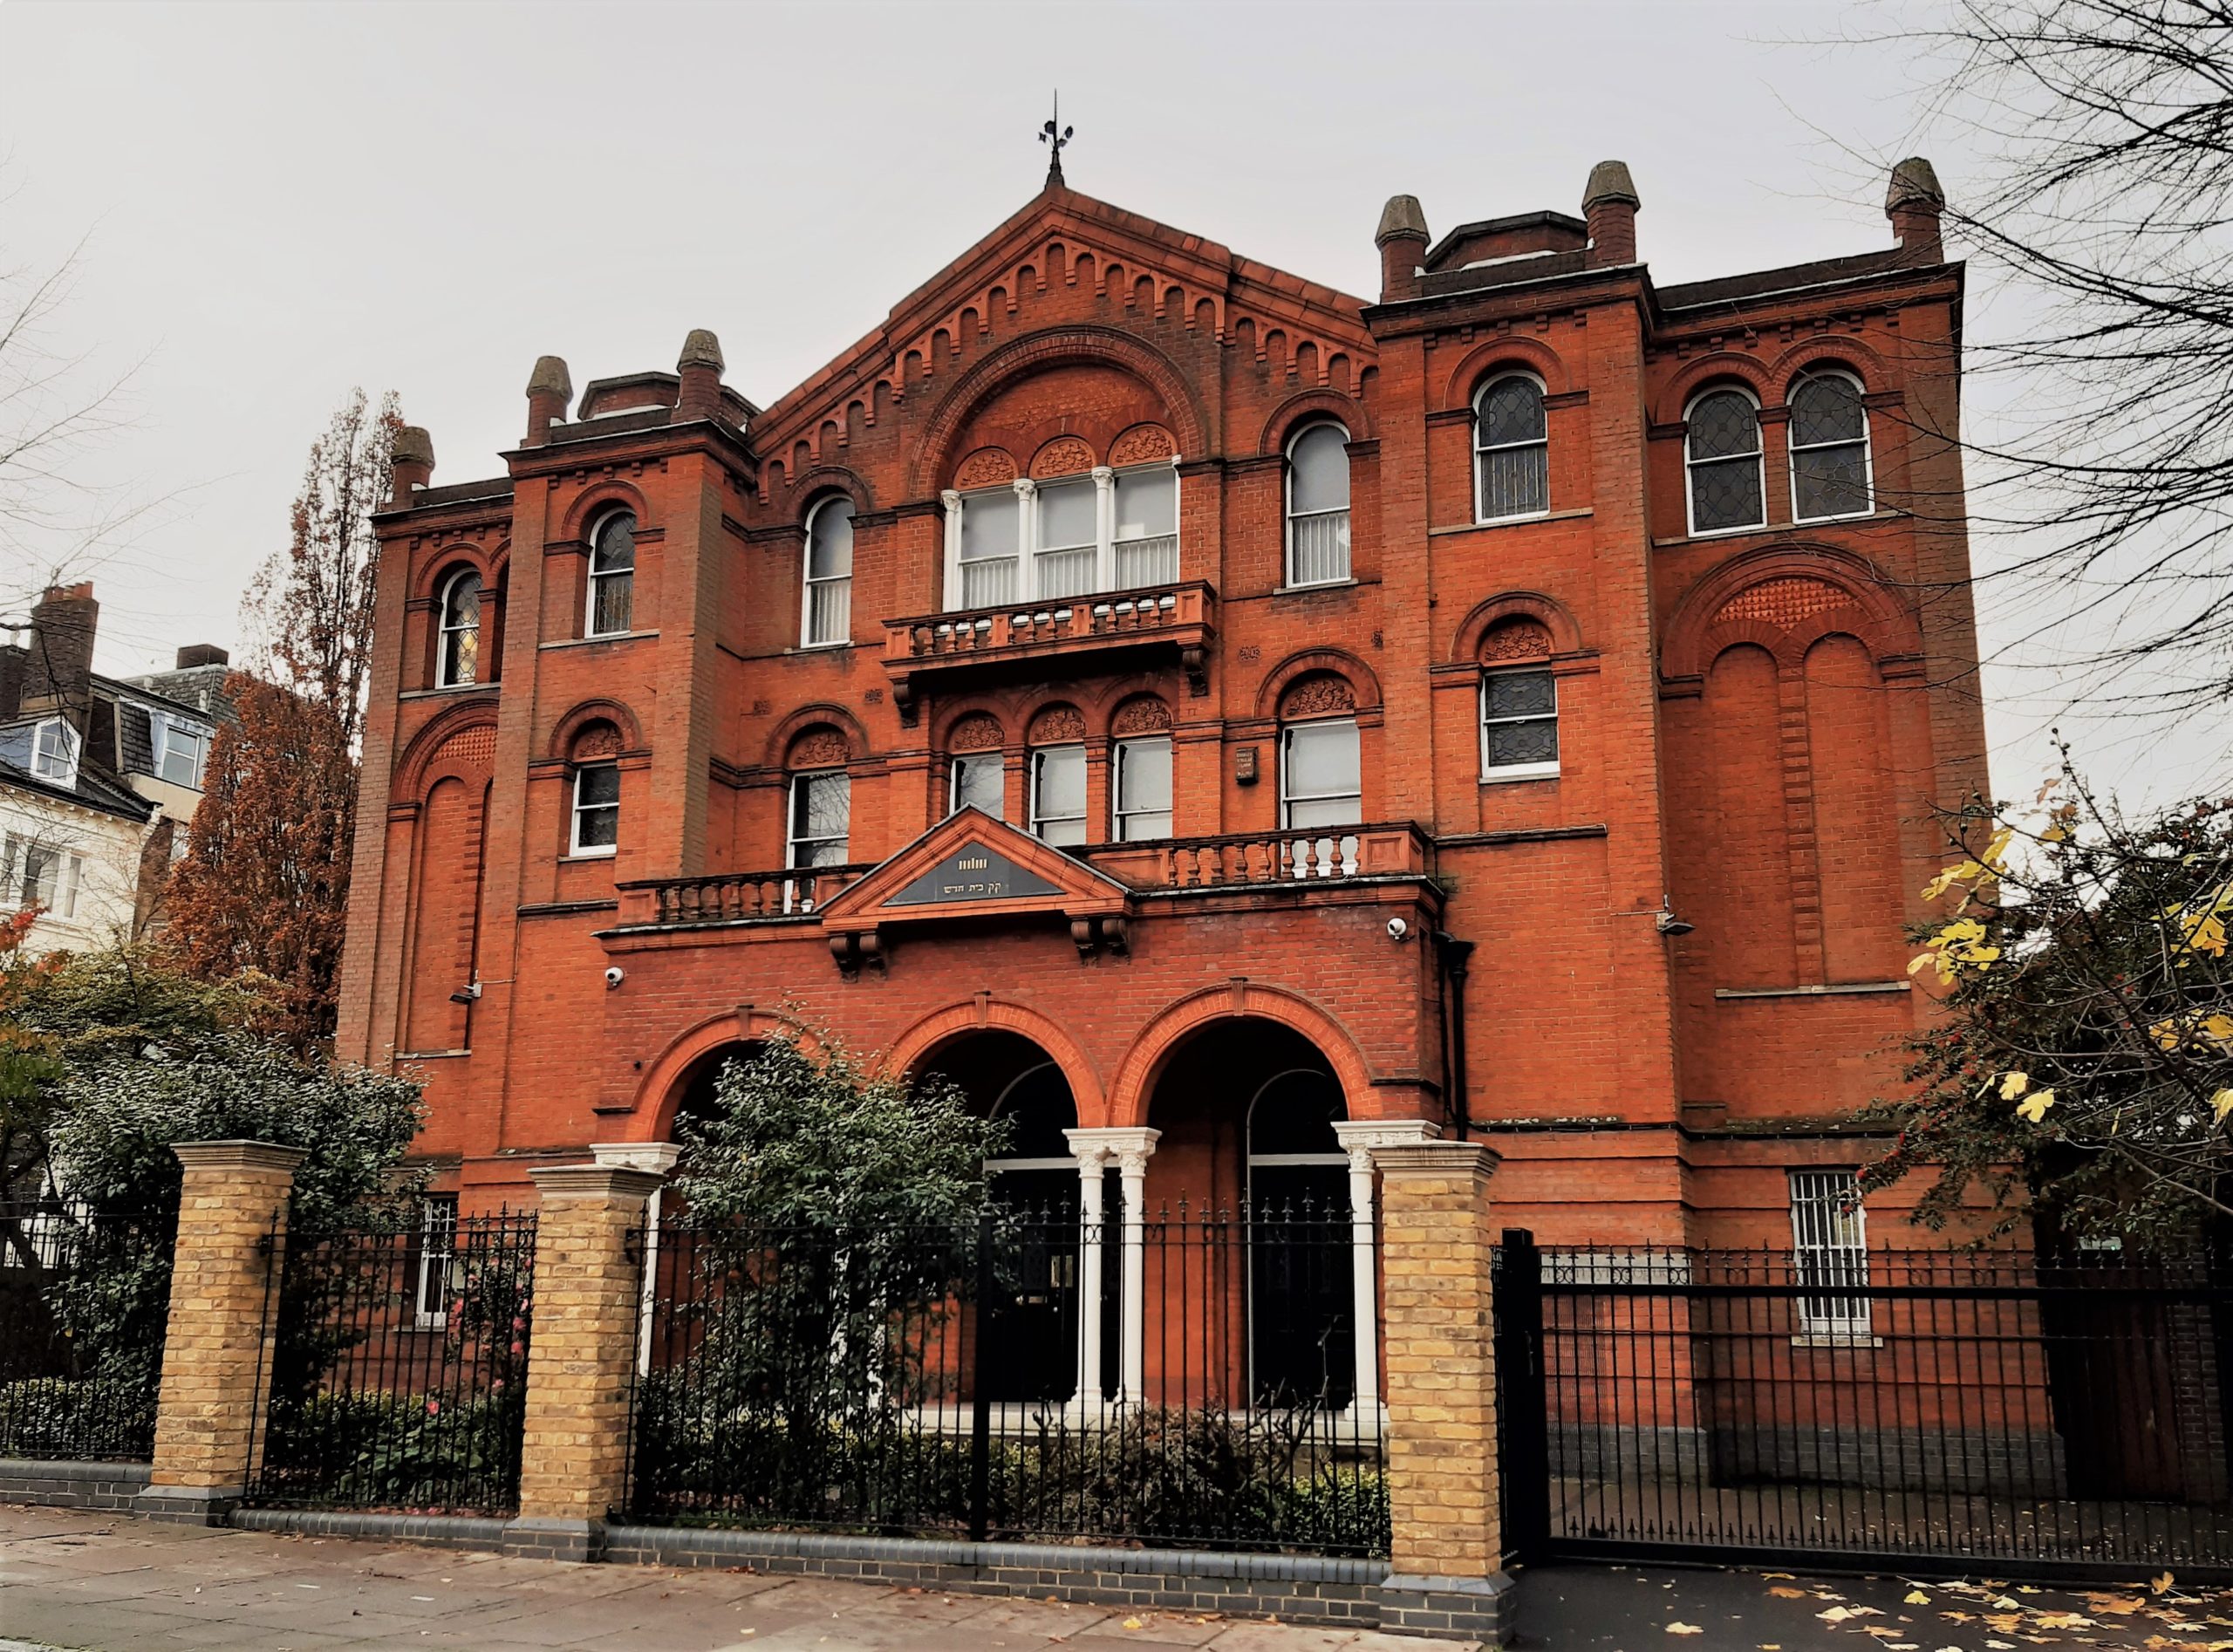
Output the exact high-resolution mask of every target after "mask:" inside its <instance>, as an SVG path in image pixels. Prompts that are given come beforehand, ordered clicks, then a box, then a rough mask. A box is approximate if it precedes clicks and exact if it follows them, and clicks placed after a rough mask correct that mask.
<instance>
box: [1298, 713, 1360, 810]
mask: <svg viewBox="0 0 2233 1652" xmlns="http://www.w3.org/2000/svg"><path fill="white" fill-rule="evenodd" d="M1363 805H1364V781H1363V772H1362V746H1361V745H1360V742H1359V741H1358V739H1357V723H1356V718H1354V717H1328V718H1326V719H1323V720H1321V721H1317V722H1309V723H1290V724H1288V725H1287V727H1285V728H1283V729H1281V730H1280V827H1281V828H1282V829H1289V830H1296V831H1308V830H1315V829H1317V828H1319V827H1321V826H1351V825H1355V824H1356V823H1357V822H1359V821H1361V820H1362V819H1363V818H1364V813H1363Z"/></svg>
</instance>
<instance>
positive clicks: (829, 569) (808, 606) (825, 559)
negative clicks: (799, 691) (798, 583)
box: [799, 494, 853, 648]
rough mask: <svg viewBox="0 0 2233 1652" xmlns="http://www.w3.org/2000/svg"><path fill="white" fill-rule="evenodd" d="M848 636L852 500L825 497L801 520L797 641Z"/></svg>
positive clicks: (837, 639) (841, 639)
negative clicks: (802, 584)
mask: <svg viewBox="0 0 2233 1652" xmlns="http://www.w3.org/2000/svg"><path fill="white" fill-rule="evenodd" d="M852 637H853V502H852V501H851V500H850V499H848V498H846V497H845V496H844V495H843V494H840V495H837V496H836V497H834V498H830V499H825V500H823V502H821V503H820V504H818V505H816V507H815V508H814V509H813V511H812V512H811V513H810V514H809V515H808V517H807V519H806V595H805V597H804V600H803V604H802V612H801V614H800V618H799V641H800V642H801V643H802V644H804V645H806V646H807V647H809V648H816V647H820V646H822V645H823V644H826V643H843V642H850V641H851V640H852Z"/></svg>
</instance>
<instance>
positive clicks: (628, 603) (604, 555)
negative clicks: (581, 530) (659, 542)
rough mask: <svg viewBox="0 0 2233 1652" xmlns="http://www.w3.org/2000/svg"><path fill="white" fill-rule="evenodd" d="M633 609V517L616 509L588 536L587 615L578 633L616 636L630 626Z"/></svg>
mask: <svg viewBox="0 0 2233 1652" xmlns="http://www.w3.org/2000/svg"><path fill="white" fill-rule="evenodd" d="M635 606H636V515H635V513H634V512H633V511H627V510H616V511H614V512H613V513H612V514H611V515H609V516H607V517H605V518H604V520H603V521H601V522H598V525H597V531H596V532H595V533H594V534H592V535H591V536H590V592H589V613H588V617H587V621H586V624H585V625H584V629H583V632H582V634H583V635H584V636H585V637H617V636H619V635H621V634H622V633H624V632H625V631H627V630H628V628H629V626H630V625H632V623H633V621H634V618H635Z"/></svg>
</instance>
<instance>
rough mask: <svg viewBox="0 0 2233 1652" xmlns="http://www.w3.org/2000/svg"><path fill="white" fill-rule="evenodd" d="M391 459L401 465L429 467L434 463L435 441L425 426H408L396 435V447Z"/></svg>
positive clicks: (392, 451) (392, 450)
mask: <svg viewBox="0 0 2233 1652" xmlns="http://www.w3.org/2000/svg"><path fill="white" fill-rule="evenodd" d="M390 457H391V458H392V459H393V461H394V462H395V463H397V464H399V465H406V464H417V465H429V466H431V465H432V464H433V463H434V438H433V437H432V436H430V435H428V434H427V428H426V427H425V426H423V425H406V426H404V427H403V428H402V429H400V430H399V431H397V432H396V433H395V446H394V447H393V449H391V450H390Z"/></svg>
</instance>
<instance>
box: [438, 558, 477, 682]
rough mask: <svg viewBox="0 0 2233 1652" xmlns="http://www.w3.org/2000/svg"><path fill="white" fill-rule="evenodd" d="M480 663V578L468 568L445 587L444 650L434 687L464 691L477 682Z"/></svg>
mask: <svg viewBox="0 0 2233 1652" xmlns="http://www.w3.org/2000/svg"><path fill="white" fill-rule="evenodd" d="M480 663H481V576H480V575H479V574H476V573H475V572H474V571H473V570H471V569H470V568H468V569H466V570H463V571H462V572H461V573H457V574H454V575H452V576H451V577H450V582H449V584H447V585H445V586H443V587H442V637H441V649H440V655H439V658H438V659H436V661H435V671H434V686H436V687H438V688H462V687H464V686H467V685H468V684H469V683H474V682H477V681H478V680H480V679H479V670H480Z"/></svg>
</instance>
